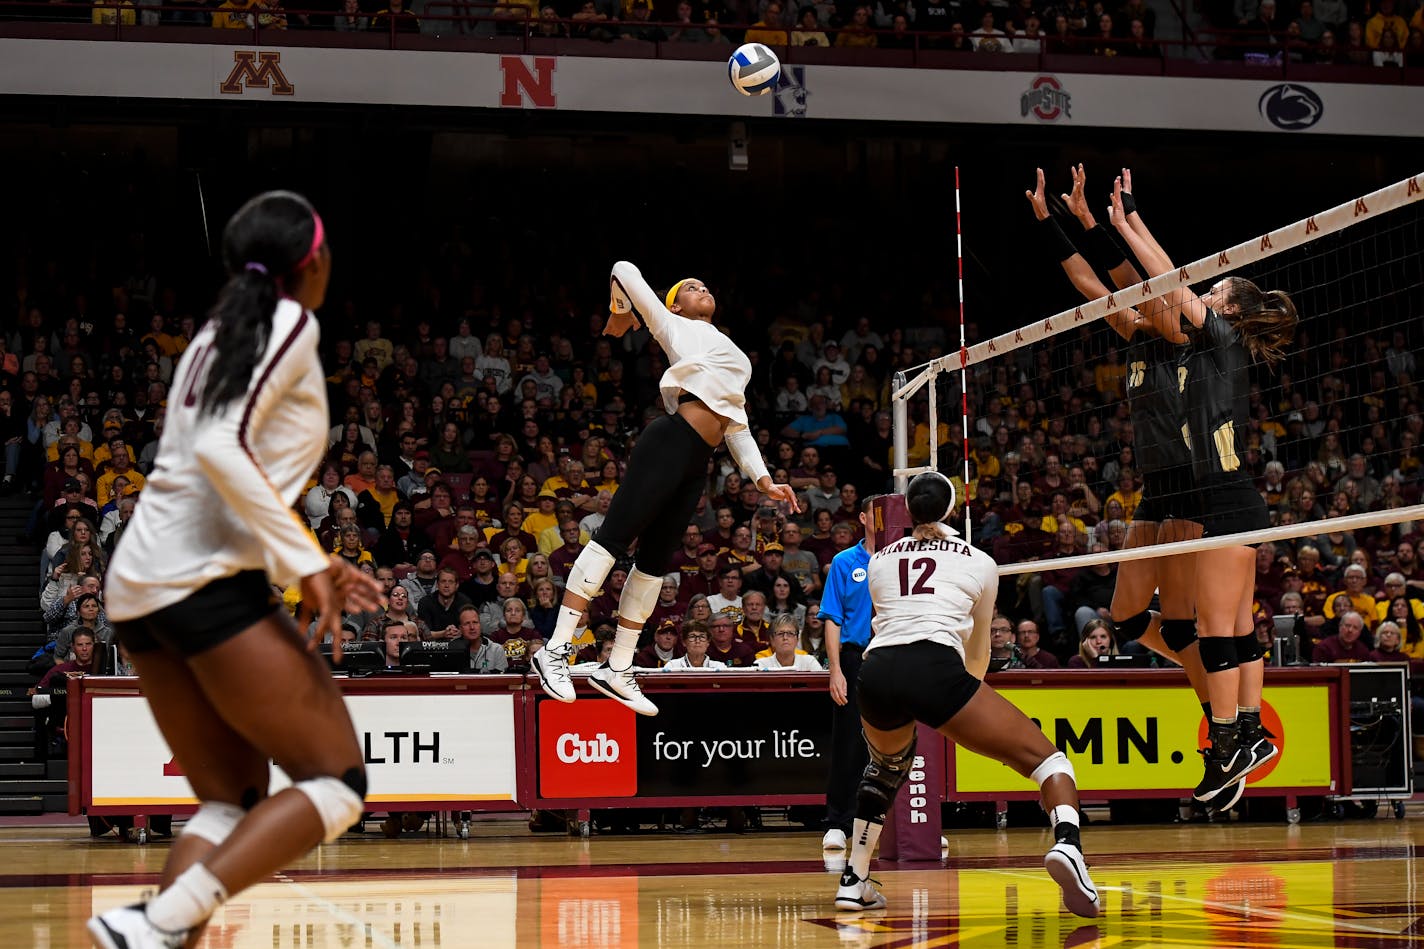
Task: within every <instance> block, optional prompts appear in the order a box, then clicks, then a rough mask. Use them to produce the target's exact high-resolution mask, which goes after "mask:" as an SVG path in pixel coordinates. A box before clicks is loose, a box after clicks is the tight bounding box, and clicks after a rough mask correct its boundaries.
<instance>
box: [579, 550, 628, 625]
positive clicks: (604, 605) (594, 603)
mask: <svg viewBox="0 0 1424 949" xmlns="http://www.w3.org/2000/svg"><path fill="white" fill-rule="evenodd" d="M627 582H628V565H627V564H626V563H618V564H614V565H613V569H612V570H610V571H608V579H607V580H605V581H604V583H603V592H602V593H600V594H599V595H598V596H596V597H594V598H593V599H591V600H589V601H588V615H589V617H590V618H591V619H592V620H593V621H594V622H598V621H599V620H602V619H605V618H612V617H616V616H617V615H618V598H619V597H620V596H622V595H623V584H625V583H627Z"/></svg>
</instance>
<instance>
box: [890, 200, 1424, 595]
mask: <svg viewBox="0 0 1424 949" xmlns="http://www.w3.org/2000/svg"><path fill="white" fill-rule="evenodd" d="M1142 218H1143V219H1144V220H1145V221H1146V222H1147V224H1148V225H1149V226H1150V227H1151V229H1152V232H1153V236H1154V237H1155V238H1156V239H1157V240H1158V241H1160V242H1161V243H1162V244H1163V245H1165V246H1166V247H1168V248H1170V246H1171V243H1172V240H1171V235H1172V228H1171V224H1170V222H1168V221H1165V220H1162V219H1160V217H1159V218H1158V219H1154V217H1153V215H1152V209H1151V207H1150V206H1148V205H1147V204H1146V203H1144V206H1143V207H1142ZM1061 223H1062V228H1063V230H1064V232H1065V233H1067V234H1070V235H1072V236H1073V239H1074V241H1075V243H1076V242H1077V235H1078V234H1079V233H1081V231H1082V229H1081V227H1080V226H1079V225H1078V224H1077V222H1076V221H1074V220H1072V219H1071V218H1068V217H1066V216H1063V217H1061ZM1101 223H1103V224H1104V225H1105V226H1109V229H1111V228H1110V225H1107V222H1106V221H1104V222H1101ZM1022 226H1023V228H1024V229H1025V232H1027V230H1028V229H1029V228H1031V227H1033V226H1034V224H1033V221H1032V220H1031V219H1030V218H1029V217H1028V215H1027V209H1025V219H1024V222H1023V225H1022ZM1079 246H1080V247H1081V246H1082V245H1081V244H1080V245H1079ZM1421 248H1424V174H1420V175H1415V176H1414V177H1411V178H1408V179H1405V180H1403V181H1399V182H1397V183H1395V184H1393V185H1390V186H1389V187H1386V188H1381V189H1379V190H1378V191H1374V192H1372V193H1370V194H1365V195H1362V196H1360V197H1358V198H1355V199H1352V200H1350V201H1347V202H1344V203H1342V204H1340V205H1337V206H1335V207H1332V208H1328V209H1323V210H1321V211H1319V212H1317V213H1315V214H1313V215H1311V216H1309V217H1307V218H1304V219H1302V220H1299V221H1296V222H1294V223H1291V224H1289V225H1287V226H1285V227H1281V228H1278V229H1276V230H1273V231H1270V232H1269V233H1265V234H1259V235H1256V236H1254V237H1252V238H1250V239H1249V240H1245V241H1242V242H1241V243H1238V244H1236V245H1234V246H1232V247H1228V248H1225V249H1223V250H1220V251H1217V252H1215V253H1212V254H1209V255H1207V256H1205V257H1202V258H1201V259H1200V260H1196V261H1193V262H1191V263H1187V264H1184V265H1181V266H1179V267H1176V268H1175V270H1173V271H1169V272H1166V273H1159V274H1153V275H1152V276H1149V277H1147V278H1146V279H1143V280H1141V281H1140V282H1138V283H1136V284H1133V285H1129V286H1124V287H1121V288H1120V289H1115V290H1113V291H1111V292H1109V293H1107V294H1105V295H1103V296H1101V297H1099V298H1097V299H1094V300H1089V301H1084V302H1083V303H1082V305H1080V306H1075V307H1072V308H1070V309H1066V310H1064V311H1062V312H1059V313H1055V314H1052V315H1050V316H1047V317H1044V318H1042V319H1038V320H1035V321H1033V322H1031V323H1028V324H1025V325H1024V326H1021V327H1019V328H1018V329H1015V330H1013V331H1011V332H1008V333H1004V334H1001V335H999V336H995V337H993V338H992V339H988V340H983V341H979V342H974V343H973V345H966V346H963V347H962V348H961V349H960V350H959V351H958V352H954V353H950V354H948V355H945V356H943V357H940V358H938V359H935V360H933V361H932V362H930V363H928V364H927V365H925V366H923V367H922V368H920V369H919V370H918V371H917V372H915V373H914V374H913V375H907V374H901V375H899V376H897V377H896V379H895V381H894V384H893V386H892V389H893V392H892V406H891V407H892V416H893V419H894V432H895V442H894V446H895V447H894V467H895V477H896V487H897V490H901V491H903V490H904V486H905V484H906V483H907V482H908V479H909V478H911V477H913V476H914V475H915V474H918V473H919V472H921V471H928V470H937V471H941V472H943V473H944V474H945V475H947V476H949V477H951V479H952V480H954V481H955V482H956V492H957V496H958V504H957V511H956V515H955V516H956V518H959V519H962V520H963V521H964V526H965V530H966V531H967V533H968V534H969V536H970V537H971V538H972V539H973V541H974V543H975V544H976V545H978V546H980V547H981V548H983V549H985V550H987V551H989V552H991V553H992V554H993V555H994V556H995V559H996V560H997V561H998V562H999V563H1000V565H1001V573H1005V574H1016V573H1031V572H1037V571H1039V570H1041V569H1043V565H1042V564H1041V563H1040V562H1039V561H1041V560H1042V559H1045V558H1048V557H1052V558H1053V569H1055V570H1057V569H1072V568H1075V567H1083V566H1091V565H1094V564H1100V563H1106V562H1113V563H1117V562H1122V561H1125V560H1130V559H1141V558H1147V557H1160V556H1167V555H1172V554H1176V553H1183V552H1189V551H1206V550H1213V549H1216V548H1220V547H1227V546H1238V545H1242V544H1257V543H1263V542H1266V541H1286V540H1295V539H1298V538H1307V537H1310V538H1318V542H1317V546H1320V545H1328V546H1329V547H1330V553H1331V555H1332V556H1346V557H1348V556H1349V554H1350V553H1352V552H1353V551H1354V550H1355V549H1356V547H1363V546H1365V544H1364V542H1363V539H1364V538H1365V536H1366V535H1368V538H1369V539H1370V541H1371V543H1370V545H1369V549H1370V550H1371V551H1375V550H1379V549H1387V550H1392V549H1393V539H1397V538H1398V536H1399V535H1400V533H1401V527H1400V525H1407V524H1408V523H1409V522H1411V521H1416V520H1418V521H1421V522H1424V503H1421V498H1420V488H1421V471H1420V464H1421V460H1424V449H1421V446H1420V441H1421V435H1424V422H1421V406H1420V403H1421V399H1420V386H1419V383H1418V372H1419V371H1420V369H1421V368H1424V345H1421V343H1424V253H1421ZM1129 259H1130V260H1131V259H1133V258H1132V257H1131V256H1129ZM1030 266H1034V267H1039V268H1041V272H1042V273H1043V274H1045V275H1046V276H1045V279H1062V280H1063V282H1064V284H1065V285H1066V284H1067V283H1068V280H1067V278H1066V277H1064V276H1062V271H1061V270H1060V268H1059V266H1058V263H1057V261H1056V260H1053V259H1044V260H1039V261H1031V262H1030ZM1137 266H1138V268H1139V271H1140V272H1141V273H1147V271H1146V270H1143V269H1142V266H1141V264H1138V265H1137ZM1226 277H1244V278H1247V279H1249V280H1251V281H1252V282H1253V283H1255V284H1256V285H1258V286H1259V287H1261V288H1262V289H1280V290H1284V291H1285V292H1287V293H1288V294H1289V295H1290V297H1291V298H1292V300H1293V302H1294V304H1295V306H1296V309H1297V312H1298V314H1299V317H1300V321H1299V324H1298V326H1297V329H1296V334H1295V338H1294V341H1293V342H1292V343H1291V344H1290V345H1289V346H1288V347H1287V349H1286V353H1285V357H1284V359H1283V360H1281V362H1280V363H1279V364H1278V365H1276V366H1275V367H1274V368H1268V367H1267V366H1265V365H1264V364H1260V363H1253V364H1252V365H1251V366H1250V368H1249V369H1248V370H1247V371H1248V372H1249V373H1250V378H1251V397H1250V404H1251V421H1250V426H1249V430H1248V432H1247V434H1246V438H1245V442H1246V447H1245V457H1243V458H1239V459H1234V460H1233V463H1234V464H1237V465H1239V467H1240V468H1241V469H1242V470H1244V471H1245V472H1246V474H1248V475H1249V476H1250V477H1251V478H1252V480H1253V482H1254V484H1255V485H1256V487H1257V489H1258V490H1259V491H1260V492H1261V493H1262V494H1264V495H1265V497H1266V501H1267V506H1268V509H1269V514H1270V524H1271V526H1270V527H1267V528H1264V529H1261V530H1252V531H1243V532H1241V533H1237V534H1231V535H1223V536H1214V537H1210V538H1205V539H1199V540H1192V541H1179V542H1174V543H1161V544H1157V545H1154V546H1150V547H1140V548H1134V549H1132V550H1122V549H1120V548H1121V544H1122V540H1123V537H1124V536H1125V534H1126V526H1127V524H1128V523H1129V522H1130V520H1131V518H1132V514H1133V512H1134V509H1135V506H1136V504H1137V503H1138V502H1139V501H1140V495H1139V491H1140V488H1141V483H1142V482H1141V472H1140V470H1139V469H1138V468H1137V462H1138V459H1137V452H1138V450H1139V449H1141V448H1143V447H1145V446H1143V445H1142V443H1141V441H1140V440H1141V439H1142V438H1144V437H1145V436H1144V433H1142V432H1138V431H1136V430H1135V429H1134V426H1133V425H1132V422H1131V419H1130V417H1129V411H1128V406H1127V402H1126V399H1125V392H1126V388H1127V385H1128V382H1129V380H1130V377H1131V374H1132V373H1134V372H1138V371H1140V366H1139V365H1134V364H1131V362H1130V360H1129V358H1128V344H1127V342H1126V341H1125V340H1124V339H1123V338H1122V336H1121V335H1120V334H1119V333H1118V332H1117V331H1115V330H1114V329H1113V327H1112V325H1110V321H1109V320H1108V319H1107V317H1109V316H1110V315H1111V314H1122V313H1125V312H1130V311H1129V308H1136V309H1137V311H1138V312H1140V313H1146V312H1148V311H1149V310H1150V309H1151V308H1153V307H1160V306H1161V305H1162V304H1161V302H1160V301H1161V299H1162V298H1163V296H1164V295H1165V294H1170V293H1172V292H1173V291H1175V290H1177V289H1179V288H1188V289H1193V290H1195V291H1196V292H1197V293H1198V294H1201V293H1205V292H1206V291H1207V290H1208V289H1209V288H1210V287H1212V286H1213V285H1214V284H1216V283H1217V282H1218V281H1220V280H1222V279H1223V278H1226ZM1099 278H1100V279H1101V281H1102V283H1103V285H1104V286H1107V287H1112V286H1113V283H1112V281H1111V280H1110V279H1109V278H1108V275H1106V274H1100V275H1099ZM970 342H973V341H970ZM1065 525H1068V526H1071V528H1072V531H1071V536H1070V531H1069V529H1068V527H1066V526H1065ZM1388 525H1394V527H1393V529H1392V530H1391V529H1382V528H1386V527H1387V526H1388ZM1420 528H1424V523H1421V525H1420ZM1413 529H1414V528H1404V529H1403V531H1402V532H1403V533H1409V532H1410V530H1413ZM1362 531H1363V532H1365V533H1364V534H1362V533H1361V532H1362ZM1345 535H1349V537H1348V538H1347V537H1346V536H1345ZM1070 545H1071V548H1070ZM1069 549H1076V550H1077V551H1080V553H1077V554H1074V555H1065V552H1066V551H1067V550H1069Z"/></svg>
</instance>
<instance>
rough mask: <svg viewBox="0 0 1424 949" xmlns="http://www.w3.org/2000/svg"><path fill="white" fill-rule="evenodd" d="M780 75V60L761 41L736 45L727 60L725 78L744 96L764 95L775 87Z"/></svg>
mask: <svg viewBox="0 0 1424 949" xmlns="http://www.w3.org/2000/svg"><path fill="white" fill-rule="evenodd" d="M780 76H781V60H779V59H777V58H776V54H775V53H773V52H772V51H771V48H770V47H768V46H765V45H763V44H761V43H746V44H744V45H742V46H738V47H737V51H736V52H735V53H733V54H732V58H731V59H729V60H727V78H728V79H730V80H731V81H732V88H734V89H736V90H737V91H738V92H740V93H741V94H742V95H744V96H760V95H765V94H766V93H768V92H770V91H771V90H773V89H775V88H776V80H777V79H778V78H780Z"/></svg>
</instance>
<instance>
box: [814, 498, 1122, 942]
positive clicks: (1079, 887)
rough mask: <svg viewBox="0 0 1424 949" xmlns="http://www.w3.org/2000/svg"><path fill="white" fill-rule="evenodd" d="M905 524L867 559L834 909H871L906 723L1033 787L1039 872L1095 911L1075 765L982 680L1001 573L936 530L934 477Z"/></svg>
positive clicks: (907, 752)
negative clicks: (1046, 835)
mask: <svg viewBox="0 0 1424 949" xmlns="http://www.w3.org/2000/svg"><path fill="white" fill-rule="evenodd" d="M905 503H906V506H907V507H908V509H909V513H910V518H911V520H913V522H914V524H915V528H914V532H913V534H912V535H911V536H909V537H904V538H901V539H899V540H896V541H894V542H892V543H890V544H889V545H887V546H886V547H884V548H882V549H881V550H879V551H877V552H876V553H875V554H873V555H872V556H871V558H870V570H869V573H870V578H869V585H870V599H871V603H872V604H873V605H874V607H875V619H874V620H873V627H874V630H875V635H874V636H873V637H872V638H871V640H870V645H869V646H867V647H866V649H865V662H864V664H862V666H861V667H860V717H861V726H862V728H863V729H864V732H865V743H866V745H867V746H868V748H869V751H870V763H869V764H868V765H866V767H865V774H864V775H863V776H862V777H861V780H860V788H859V790H858V792H857V803H856V817H855V827H854V832H853V833H852V835H851V847H850V855H849V857H848V859H847V861H846V869H845V871H844V872H843V873H842V874H841V879H840V886H839V888H838V889H837V890H836V906H837V907H838V908H840V909H844V910H863V909H879V908H880V907H883V906H884V905H885V897H884V896H882V895H881V894H880V892H879V891H878V890H877V889H876V888H875V886H874V884H873V883H872V882H871V881H870V880H869V879H868V875H869V873H870V856H871V854H872V853H873V852H874V851H875V845H876V843H877V842H878V841H879V839H880V831H881V828H882V827H883V825H884V822H885V813H886V811H887V810H889V808H890V805H891V804H892V803H893V802H894V800H895V795H896V794H897V793H898V792H899V790H900V787H901V785H903V784H904V783H905V780H906V778H907V777H908V776H909V772H910V768H911V767H912V765H913V763H914V760H915V722H917V721H919V722H923V723H925V724H926V725H929V726H931V727H932V728H934V729H935V730H937V731H939V732H940V733H941V734H943V735H946V736H948V737H949V738H950V739H951V740H953V741H954V742H955V743H956V744H958V745H961V746H963V747H965V748H968V749H969V750H970V751H973V752H975V753H976V754H980V755H984V756H985V757H988V758H993V759H995V760H996V761H1000V762H1002V763H1004V764H1006V765H1008V766H1009V767H1011V768H1013V769H1014V770H1015V771H1017V772H1018V773H1019V774H1021V775H1023V776H1024V777H1026V778H1031V779H1033V780H1034V781H1035V782H1036V783H1037V784H1038V786H1039V789H1040V791H1041V793H1042V795H1043V807H1044V810H1046V811H1047V812H1048V816H1049V819H1050V821H1051V822H1052V823H1053V837H1054V844H1053V847H1052V849H1050V850H1049V851H1048V854H1047V856H1045V857H1044V861H1043V862H1044V866H1045V867H1046V868H1047V869H1048V872H1049V874H1050V875H1051V876H1052V877H1053V879H1054V880H1055V881H1056V882H1057V883H1058V885H1059V886H1060V887H1061V888H1062V890H1063V902H1064V904H1065V905H1066V906H1067V907H1068V909H1069V910H1070V911H1072V912H1073V913H1076V914H1077V915H1079V916H1086V917H1090V918H1091V917H1095V916H1097V915H1098V891H1097V889H1096V888H1095V887H1094V886H1093V881H1092V880H1091V879H1090V878H1089V876H1088V867H1087V864H1086V863H1085V862H1084V860H1083V848H1082V843H1081V842H1080V840H1079V830H1078V788H1077V785H1076V783H1075V782H1074V778H1073V765H1072V763H1070V762H1069V761H1068V758H1067V756H1065V755H1064V754H1063V753H1062V752H1060V751H1058V750H1057V749H1055V748H1054V747H1053V743H1052V742H1050V741H1049V740H1048V739H1047V738H1046V737H1044V734H1043V732H1042V731H1040V730H1039V728H1038V726H1037V725H1035V724H1034V723H1033V722H1032V721H1030V720H1029V718H1028V716H1026V715H1024V713H1023V712H1021V711H1019V710H1018V709H1017V708H1015V707H1014V706H1013V705H1011V704H1009V702H1008V701H1007V700H1006V699H1004V697H1003V696H1001V695H999V693H997V692H995V691H994V690H993V689H992V688H990V687H989V686H987V685H984V684H983V683H982V682H981V681H980V680H981V679H982V678H983V676H984V673H985V671H986V670H987V669H988V666H989V625H990V622H991V621H992V620H993V617H994V598H995V596H996V595H997V593H998V590H999V574H998V570H997V568H996V567H995V565H994V561H993V560H992V559H991V558H990V557H989V555H988V554H985V553H984V552H983V551H981V550H977V549H975V548H974V547H972V546H970V545H969V544H968V543H966V542H965V541H964V540H963V539H962V538H961V537H960V536H959V535H958V534H957V533H956V532H955V531H954V530H953V528H951V527H950V526H949V525H947V524H945V523H943V522H944V519H945V518H947V517H948V516H949V513H950V511H951V510H952V509H953V507H954V488H953V487H952V486H951V485H950V483H949V480H948V479H947V478H945V476H944V475H942V474H940V473H939V472H936V471H927V472H925V473H923V474H920V475H916V476H915V479H914V480H913V481H911V482H910V485H909V487H908V488H907V489H906V491H905Z"/></svg>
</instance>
